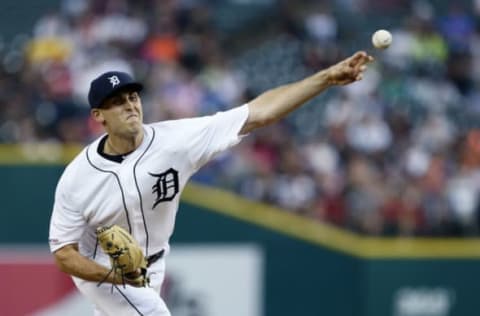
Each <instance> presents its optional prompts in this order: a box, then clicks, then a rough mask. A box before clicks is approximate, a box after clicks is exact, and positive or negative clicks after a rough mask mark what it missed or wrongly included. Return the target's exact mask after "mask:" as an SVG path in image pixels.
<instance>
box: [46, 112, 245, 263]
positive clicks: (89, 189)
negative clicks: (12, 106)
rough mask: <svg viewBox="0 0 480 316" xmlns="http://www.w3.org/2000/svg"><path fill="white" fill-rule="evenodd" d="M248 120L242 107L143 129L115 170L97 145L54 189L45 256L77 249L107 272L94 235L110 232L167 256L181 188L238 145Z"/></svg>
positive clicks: (69, 168)
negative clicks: (116, 228)
mask: <svg viewBox="0 0 480 316" xmlns="http://www.w3.org/2000/svg"><path fill="white" fill-rule="evenodd" d="M247 117H248V106H247V105H243V106H241V107H237V108H235V109H232V110H229V111H226V112H219V113H217V114H215V115H212V116H205V117H198V118H190V119H181V120H172V121H164V122H159V123H154V124H146V125H144V131H145V136H144V139H143V141H142V144H141V145H140V146H139V147H138V148H137V149H136V150H135V151H133V152H132V153H130V154H129V155H128V156H127V157H126V158H125V159H124V160H123V161H122V162H121V163H118V162H114V161H111V160H108V159H105V158H104V157H102V156H101V155H100V154H99V153H98V145H99V142H100V140H101V138H99V139H97V140H96V141H94V142H93V143H91V144H90V145H89V146H88V147H86V148H85V149H84V150H83V151H82V152H81V153H80V154H79V155H78V156H77V157H76V158H75V159H74V160H73V161H72V162H71V163H70V164H69V165H68V166H67V168H66V169H65V171H64V173H63V175H62V176H61V178H60V180H59V183H58V185H57V189H56V192H55V203H54V207H53V213H52V217H51V222H50V236H49V243H50V250H51V251H52V252H55V251H56V250H58V249H60V248H62V247H63V246H65V245H68V244H72V243H78V244H79V251H80V253H81V254H82V255H84V256H86V257H89V258H93V259H94V260H96V261H98V262H100V263H103V264H106V263H107V262H108V258H107V257H106V256H105V255H102V254H100V253H98V252H100V250H99V249H97V247H96V235H95V230H96V228H97V227H99V226H103V225H113V224H117V225H120V226H122V227H124V228H125V229H127V230H128V231H130V233H131V234H132V235H133V237H134V238H135V239H136V240H137V241H138V242H139V244H140V245H141V246H142V248H143V250H144V253H145V255H146V256H148V255H151V254H153V253H156V252H158V251H160V250H161V249H165V250H166V251H168V247H169V245H168V241H169V238H170V236H171V234H172V232H173V228H174V222H175V216H176V213H177V209H178V205H179V198H180V194H181V192H182V190H183V188H184V186H185V184H186V183H187V180H188V179H189V178H190V177H191V176H192V174H193V173H194V172H195V171H196V170H198V169H199V168H200V167H201V166H202V165H204V164H205V163H206V162H208V161H209V160H210V159H211V158H212V157H213V156H214V155H215V154H216V153H218V152H220V151H222V150H225V149H227V148H229V147H231V146H233V145H235V144H237V143H238V142H239V141H240V138H241V137H240V136H239V135H238V133H239V131H240V130H241V128H242V126H243V125H244V123H245V121H246V120H247ZM98 248H99V247H98ZM96 252H97V253H96Z"/></svg>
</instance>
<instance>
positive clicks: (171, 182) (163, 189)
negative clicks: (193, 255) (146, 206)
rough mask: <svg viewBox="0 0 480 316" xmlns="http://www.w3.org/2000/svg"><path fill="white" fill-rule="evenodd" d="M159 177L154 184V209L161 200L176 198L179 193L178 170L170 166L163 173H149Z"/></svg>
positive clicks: (166, 200)
mask: <svg viewBox="0 0 480 316" xmlns="http://www.w3.org/2000/svg"><path fill="white" fill-rule="evenodd" d="M148 174H149V175H151V176H152V177H155V178H157V182H156V183H155V184H154V185H153V186H152V190H153V191H152V193H153V194H156V195H157V197H156V198H155V202H154V203H153V206H152V210H153V209H154V208H155V206H157V205H158V203H160V202H168V201H171V200H173V199H174V198H175V196H176V195H177V193H178V171H177V170H175V169H173V168H170V169H168V170H167V171H165V172H162V173H150V172H149V173H148Z"/></svg>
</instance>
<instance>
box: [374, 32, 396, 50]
mask: <svg viewBox="0 0 480 316" xmlns="http://www.w3.org/2000/svg"><path fill="white" fill-rule="evenodd" d="M372 44H373V46H375V48H379V49H385V48H387V47H388V46H390V44H392V34H391V33H390V32H389V31H387V30H378V31H376V32H375V33H373V35H372Z"/></svg>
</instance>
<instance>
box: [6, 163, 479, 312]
mask: <svg viewBox="0 0 480 316" xmlns="http://www.w3.org/2000/svg"><path fill="white" fill-rule="evenodd" d="M3 157H5V156H3ZM0 160H1V159H0ZM18 162H19V161H10V163H5V161H4V163H3V165H0V176H1V178H2V180H3V181H2V185H1V192H2V202H3V203H2V212H1V215H0V216H1V221H0V225H1V226H0V244H2V245H8V246H10V247H12V246H14V247H17V246H18V247H23V246H25V245H32V244H35V245H44V246H45V247H46V243H47V237H48V225H49V219H50V211H51V205H52V203H53V194H54V189H55V185H56V182H57V180H58V178H59V177H60V175H61V173H62V171H63V165H61V164H60V165H59V164H48V163H41V164H39V163H38V162H35V163H32V164H18ZM20 230H21V231H22V233H21V234H20V233H19V231H20ZM186 243H187V244H196V243H198V244H200V243H202V244H205V243H218V244H225V243H231V244H244V243H255V244H257V245H259V246H260V248H261V249H262V250H263V251H264V255H265V267H264V271H265V275H264V278H265V280H264V309H265V311H264V315H267V316H270V315H276V316H282V315H302V316H319V315H337V316H343V315H345V316H347V315H348V316H351V315H358V316H367V315H368V316H385V315H394V316H410V315H412V316H413V315H419V316H420V315H425V316H426V315H431V316H433V315H439V316H440V315H445V316H446V315H449V316H452V315H455V316H470V315H472V316H473V315H478V311H479V310H480V300H478V299H477V297H476V296H477V295H478V293H479V290H480V285H479V283H478V280H477V276H478V275H480V241H479V240H478V239H404V238H390V239H387V238H370V237H362V236H358V235H356V234H353V233H351V232H346V231H343V230H340V229H337V228H334V227H331V226H329V225H325V224H322V223H317V222H313V221H310V220H308V219H305V218H302V217H298V216H295V215H293V214H290V213H288V212H285V211H280V210H278V209H275V208H274V207H271V206H266V205H262V204H260V203H254V202H251V201H246V200H244V199H242V198H240V197H238V196H235V195H234V194H231V193H228V192H223V191H221V190H218V189H213V188H207V187H204V186H199V185H196V184H191V185H190V186H188V187H187V189H186V190H185V192H184V194H183V196H182V204H181V209H180V212H179V214H178V217H177V225H176V230H175V234H174V236H173V238H172V245H173V247H175V244H186ZM232 273H234V271H232ZM232 286H235V285H234V284H232ZM415 312H416V314H414V313H415ZM419 312H422V313H419ZM409 313H410V314H409Z"/></svg>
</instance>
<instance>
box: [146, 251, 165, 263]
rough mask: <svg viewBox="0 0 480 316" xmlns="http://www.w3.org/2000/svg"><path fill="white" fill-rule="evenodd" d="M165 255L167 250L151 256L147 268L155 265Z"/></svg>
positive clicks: (148, 258)
mask: <svg viewBox="0 0 480 316" xmlns="http://www.w3.org/2000/svg"><path fill="white" fill-rule="evenodd" d="M164 254H165V249H162V250H160V251H159V252H156V253H154V254H153V255H151V256H148V257H147V267H149V266H150V265H152V264H153V263H155V262H156V261H157V260H158V259H161V258H162V257H163V255H164Z"/></svg>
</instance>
